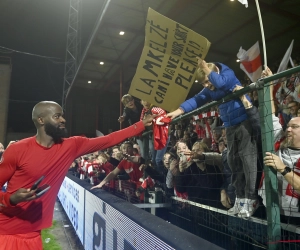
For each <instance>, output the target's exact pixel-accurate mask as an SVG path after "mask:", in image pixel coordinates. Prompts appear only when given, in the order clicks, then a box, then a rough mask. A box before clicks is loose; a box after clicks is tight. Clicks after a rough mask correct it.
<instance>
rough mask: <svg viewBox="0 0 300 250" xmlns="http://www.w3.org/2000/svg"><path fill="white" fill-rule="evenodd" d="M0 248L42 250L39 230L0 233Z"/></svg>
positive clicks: (1, 249) (2, 249) (4, 249)
mask: <svg viewBox="0 0 300 250" xmlns="http://www.w3.org/2000/svg"><path fill="white" fill-rule="evenodd" d="M0 242H1V244H0V250H8V249H14V250H32V249H34V250H43V243H42V238H41V232H32V233H27V234H13V235H0Z"/></svg>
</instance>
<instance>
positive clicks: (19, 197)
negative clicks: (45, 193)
mask: <svg viewBox="0 0 300 250" xmlns="http://www.w3.org/2000/svg"><path fill="white" fill-rule="evenodd" d="M35 191H36V190H30V188H29V189H26V188H20V189H19V190H17V191H16V192H15V193H13V194H12V195H11V196H10V198H9V202H10V204H11V205H13V206H15V205H17V204H18V203H20V202H24V201H31V200H34V199H36V195H35Z"/></svg>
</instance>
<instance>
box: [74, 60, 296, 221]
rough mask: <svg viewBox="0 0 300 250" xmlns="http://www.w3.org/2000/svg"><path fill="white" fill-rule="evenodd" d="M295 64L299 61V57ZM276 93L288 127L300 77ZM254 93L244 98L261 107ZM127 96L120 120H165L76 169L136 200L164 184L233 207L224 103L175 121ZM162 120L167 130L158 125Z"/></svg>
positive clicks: (255, 134) (87, 158) (78, 162)
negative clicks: (151, 116) (221, 114)
mask: <svg viewBox="0 0 300 250" xmlns="http://www.w3.org/2000/svg"><path fill="white" fill-rule="evenodd" d="M294 63H295V65H298V64H297V62H296V61H295V62H294ZM249 83H250V80H249V79H248V78H247V77H245V79H244V81H242V86H244V87H245V86H247V85H249ZM238 89H240V88H238ZM238 89H237V90H238ZM273 94H274V104H275V107H276V111H275V112H276V116H278V118H279V121H280V123H281V125H282V127H283V128H286V127H287V124H288V122H289V121H290V119H291V118H293V117H297V116H300V104H299V102H300V82H299V76H298V75H292V76H291V77H288V78H286V79H281V80H280V81H278V82H277V83H275V85H274V91H273ZM248 96H249V97H250V100H251V103H252V104H251V103H250V102H248V99H247V98H245V96H244V101H246V102H248V104H247V103H245V102H244V101H243V99H242V98H243V97H241V100H242V102H243V104H244V105H250V104H251V107H252V105H253V106H254V107H256V108H259V105H258V93H257V91H256V90H254V91H252V92H250V93H248ZM121 101H122V103H123V105H124V113H123V115H122V116H120V118H119V122H120V123H125V122H128V123H129V124H133V123H135V122H137V121H139V120H142V119H143V117H144V116H145V115H147V114H157V115H158V117H159V118H160V119H156V121H155V122H154V125H153V126H152V127H151V128H149V130H152V131H151V132H150V133H148V134H147V135H146V136H142V135H141V136H139V137H135V138H128V141H125V142H123V143H122V144H120V145H116V146H114V147H113V148H108V149H107V150H105V151H101V152H94V153H93V154H90V155H84V156H81V157H80V158H78V159H76V160H75V161H74V163H73V164H72V166H71V167H70V171H71V172H72V173H73V174H74V175H76V176H78V178H80V179H82V180H86V181H88V182H90V183H91V184H92V185H94V188H105V189H106V190H111V191H116V190H117V191H119V192H122V193H123V194H124V197H126V198H127V199H128V200H130V201H132V202H143V201H145V199H146V198H145V197H147V194H148V192H149V190H150V191H151V190H157V188H159V190H162V191H163V192H164V194H165V195H167V196H171V195H175V196H177V197H180V198H183V199H188V200H191V201H194V202H198V203H201V204H204V205H209V206H213V207H216V208H223V209H229V211H230V209H231V208H232V207H233V205H234V203H235V201H236V194H237V193H238V191H237V190H235V187H234V185H232V168H231V167H230V166H229V164H228V161H227V137H226V129H225V128H224V126H223V121H222V120H221V118H220V117H219V111H218V108H217V107H216V108H211V110H209V111H207V112H205V113H202V114H198V115H196V116H194V117H192V118H189V119H186V120H180V121H178V122H177V123H175V124H169V122H170V120H168V119H167V118H168V117H166V112H165V111H164V110H162V109H160V108H158V107H154V106H153V105H151V104H150V103H148V102H146V101H143V100H141V101H138V100H136V99H134V98H133V97H132V96H130V95H129V94H126V95H124V96H123V98H122V100H121ZM245 107H246V108H247V106H245ZM256 110H257V109H256ZM298 110H299V113H298ZM247 112H248V113H247V115H248V118H249V116H251V115H252V116H253V115H254V116H257V111H256V113H255V112H254V114H250V113H249V111H247ZM253 119H254V120H253V121H254V122H253V121H252V126H253V131H254V132H253V138H254V140H257V143H256V145H257V148H258V157H257V158H258V159H257V169H255V172H254V173H251V174H252V175H256V176H257V178H256V186H255V191H254V192H255V193H256V194H257V193H258V189H259V185H261V184H260V182H261V179H262V178H261V177H262V172H263V167H262V166H263V164H262V162H263V159H262V158H263V156H262V149H261V142H260V141H261V139H260V128H256V127H255V126H257V124H259V119H257V118H256V117H254V118H253ZM255 119H256V120H255ZM250 120H251V119H250ZM158 124H159V125H160V126H161V127H162V129H161V127H160V129H159V130H157V125H158ZM258 126H259V125H258ZM157 133H158V134H157ZM280 143H283V142H282V141H281V142H280ZM253 160H254V161H256V160H255V159H253ZM254 212H255V209H253V211H252V212H251V213H250V214H247V215H246V216H245V217H249V216H252V214H253V213H254Z"/></svg>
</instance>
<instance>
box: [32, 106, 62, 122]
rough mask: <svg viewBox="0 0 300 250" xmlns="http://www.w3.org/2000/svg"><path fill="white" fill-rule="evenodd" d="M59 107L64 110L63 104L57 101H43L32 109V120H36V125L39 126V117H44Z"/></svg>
mask: <svg viewBox="0 0 300 250" xmlns="http://www.w3.org/2000/svg"><path fill="white" fill-rule="evenodd" d="M57 109H60V110H62V108H61V106H60V105H59V104H57V103H56V102H51V101H43V102H39V103H38V104H36V105H35V106H34V107H33V110H32V121H33V122H34V124H35V126H36V127H37V125H38V124H39V123H38V119H39V118H44V117H46V116H47V115H49V114H51V113H53V112H54V110H57Z"/></svg>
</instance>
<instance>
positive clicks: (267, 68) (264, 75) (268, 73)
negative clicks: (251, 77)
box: [261, 67, 273, 78]
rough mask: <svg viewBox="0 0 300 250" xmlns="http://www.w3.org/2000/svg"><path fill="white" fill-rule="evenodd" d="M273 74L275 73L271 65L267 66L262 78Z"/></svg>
mask: <svg viewBox="0 0 300 250" xmlns="http://www.w3.org/2000/svg"><path fill="white" fill-rule="evenodd" d="M272 75H273V72H272V71H271V70H270V69H269V67H266V69H265V70H263V71H262V73H261V77H262V78H265V77H268V76H272Z"/></svg>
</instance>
